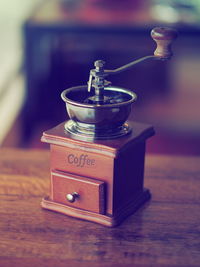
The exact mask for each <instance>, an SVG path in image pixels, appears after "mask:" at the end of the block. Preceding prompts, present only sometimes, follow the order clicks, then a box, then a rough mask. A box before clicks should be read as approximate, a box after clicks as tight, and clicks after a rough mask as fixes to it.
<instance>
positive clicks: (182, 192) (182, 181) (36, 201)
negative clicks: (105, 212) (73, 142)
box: [0, 149, 200, 267]
mask: <svg viewBox="0 0 200 267" xmlns="http://www.w3.org/2000/svg"><path fill="white" fill-rule="evenodd" d="M0 152H1V153H0V218H1V219H0V266H2V267H7V266H12V267H13V266H20V267H24V266H34V267H43V266H48V267H59V266H70V267H71V266H72V267H73V266H78V267H82V266H93V267H97V266H103V267H108V266H112V267H115V266H116V267H119V266H120V267H124V266H170V267H171V266H200V193H199V192H200V158H198V157H175V156H174V157H169V156H152V155H151V156H147V158H146V169H145V172H146V175H145V176H146V177H145V186H146V187H148V188H150V189H151V192H152V195H153V196H152V200H151V201H150V202H149V203H148V204H146V205H145V206H144V207H143V208H142V209H140V210H138V211H137V213H136V214H135V215H132V216H130V217H129V218H128V219H126V220H125V222H124V223H123V224H122V225H120V226H119V227H117V228H106V227H104V226H101V225H98V224H95V223H91V222H86V221H81V220H77V219H74V218H70V217H67V216H64V215H62V214H57V213H54V212H51V211H47V210H42V209H41V208H40V201H41V198H42V197H43V196H44V195H46V194H48V188H49V172H48V168H49V162H48V161H49V152H48V151H42V150H41V151H36V150H29V151H25V150H9V149H1V151H0Z"/></svg>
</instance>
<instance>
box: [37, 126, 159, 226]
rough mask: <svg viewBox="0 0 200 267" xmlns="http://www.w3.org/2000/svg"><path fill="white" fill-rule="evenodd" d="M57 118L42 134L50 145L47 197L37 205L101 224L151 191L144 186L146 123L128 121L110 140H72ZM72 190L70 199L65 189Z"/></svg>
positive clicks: (112, 222) (113, 221) (116, 219)
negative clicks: (125, 128)
mask: <svg viewBox="0 0 200 267" xmlns="http://www.w3.org/2000/svg"><path fill="white" fill-rule="evenodd" d="M64 124H65V123H62V124H60V125H58V126H57V127H55V128H53V129H51V130H49V131H46V132H44V133H43V136H42V141H43V142H47V143H50V147H51V166H50V172H51V190H50V196H49V197H48V198H44V199H43V200H42V207H43V208H46V209H49V210H53V211H57V212H61V213H64V214H66V215H69V216H73V217H76V218H80V219H86V220H89V221H94V222H97V223H100V224H103V225H106V226H111V227H112V226H116V225H118V224H119V223H121V222H122V221H123V220H124V219H125V218H126V217H127V216H129V215H130V214H132V213H134V212H135V211H136V210H137V209H138V208H139V207H140V206H141V205H142V204H143V203H144V202H145V201H147V200H148V199H149V198H150V193H149V191H148V190H147V189H144V188H143V183H144V181H143V180H144V159H145V143H146V139H147V138H148V137H150V136H152V135H153V134H154V130H153V128H152V127H151V126H148V125H145V124H141V123H136V122H129V125H130V126H131V127H132V132H131V133H130V134H128V135H126V136H124V137H120V138H116V139H112V140H97V141H94V142H85V141H81V140H78V139H74V136H73V138H72V136H71V135H70V134H69V133H67V132H66V131H65V130H64ZM73 193H76V194H77V198H76V199H75V201H74V202H70V201H68V200H67V198H66V196H67V194H73Z"/></svg>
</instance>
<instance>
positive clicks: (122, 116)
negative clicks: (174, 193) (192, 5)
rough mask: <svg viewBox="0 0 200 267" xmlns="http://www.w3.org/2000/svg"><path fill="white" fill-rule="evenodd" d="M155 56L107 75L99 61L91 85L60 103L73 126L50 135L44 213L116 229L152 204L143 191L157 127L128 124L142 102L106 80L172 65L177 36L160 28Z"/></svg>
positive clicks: (46, 135)
mask: <svg viewBox="0 0 200 267" xmlns="http://www.w3.org/2000/svg"><path fill="white" fill-rule="evenodd" d="M151 36H152V38H153V39H154V40H155V42H156V43H157V48H156V50H155V52H154V55H150V56H146V57H143V58H140V59H138V60H135V61H133V62H131V63H129V64H127V65H124V66H122V67H120V68H117V69H114V70H106V69H105V68H104V66H105V62H103V61H102V60H97V61H96V62H95V63H94V65H95V68H94V69H92V70H91V71H90V75H89V81H88V85H84V86H77V87H72V88H69V89H66V90H65V91H63V92H62V94H61V97H62V99H63V100H64V102H65V103H66V109H67V113H68V115H69V118H70V119H69V120H68V121H66V122H63V123H61V124H59V125H58V126H56V127H55V128H53V129H50V130H48V131H45V132H44V133H43V136H42V139H41V140H42V141H43V142H46V143H49V144H50V154H51V165H50V172H51V188H50V196H49V197H45V198H43V200H42V203H41V205H42V207H43V208H45V209H48V210H52V211H56V212H60V213H63V214H65V215H68V216H72V217H76V218H79V219H84V220H88V221H93V222H96V223H100V224H102V225H105V226H110V227H112V226H116V225H118V224H119V223H121V222H122V221H123V220H124V219H125V218H126V217H127V216H129V215H131V214H133V213H134V212H135V211H136V210H137V209H138V208H139V207H140V206H142V205H143V204H144V203H145V202H146V201H147V200H149V199H150V192H149V190H148V189H145V188H144V187H143V183H144V159H145V143H146V140H147V138H149V137H151V136H153V135H154V129H153V127H152V126H149V125H146V124H142V123H138V122H134V121H127V119H128V116H129V114H130V111H131V106H132V104H133V102H134V101H135V100H136V98H137V96H136V94H135V93H134V92H132V91H130V90H127V89H124V88H119V87H114V86H112V85H111V83H110V82H109V81H107V80H106V79H105V78H107V77H108V76H111V75H115V74H118V73H120V72H123V71H126V70H127V69H129V68H131V67H133V66H135V65H136V64H138V63H140V62H142V61H146V60H152V59H153V60H168V59H170V58H171V56H172V51H171V42H172V41H173V40H174V39H175V38H176V37H177V32H176V31H175V30H174V29H171V28H164V27H157V28H154V29H153V30H152V31H151Z"/></svg>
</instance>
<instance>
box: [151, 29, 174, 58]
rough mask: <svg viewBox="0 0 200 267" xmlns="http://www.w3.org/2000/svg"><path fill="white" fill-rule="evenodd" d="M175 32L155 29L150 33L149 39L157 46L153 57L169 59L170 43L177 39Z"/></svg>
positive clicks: (170, 54)
mask: <svg viewBox="0 0 200 267" xmlns="http://www.w3.org/2000/svg"><path fill="white" fill-rule="evenodd" d="M177 35H178V33H177V31H176V30H175V29H172V28H168V27H156V28H154V29H153V30H152V31H151V37H152V38H153V40H154V41H155V42H156V44H157V48H156V50H155V51H154V56H156V57H159V58H163V59H170V58H171V56H172V55H173V53H172V50H171V43H172V42H173V40H175V39H176V38H177Z"/></svg>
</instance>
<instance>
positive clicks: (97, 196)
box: [51, 170, 105, 214]
mask: <svg viewBox="0 0 200 267" xmlns="http://www.w3.org/2000/svg"><path fill="white" fill-rule="evenodd" d="M51 183H52V192H51V194H52V195H51V197H52V200H53V201H55V202H58V203H62V204H65V205H68V206H71V207H74V208H79V209H84V210H88V211H93V212H97V213H101V214H104V213H105V183H104V182H103V181H99V180H96V179H91V178H87V177H84V176H78V175H75V174H71V173H67V172H61V171H57V170H55V171H52V172H51Z"/></svg>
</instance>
